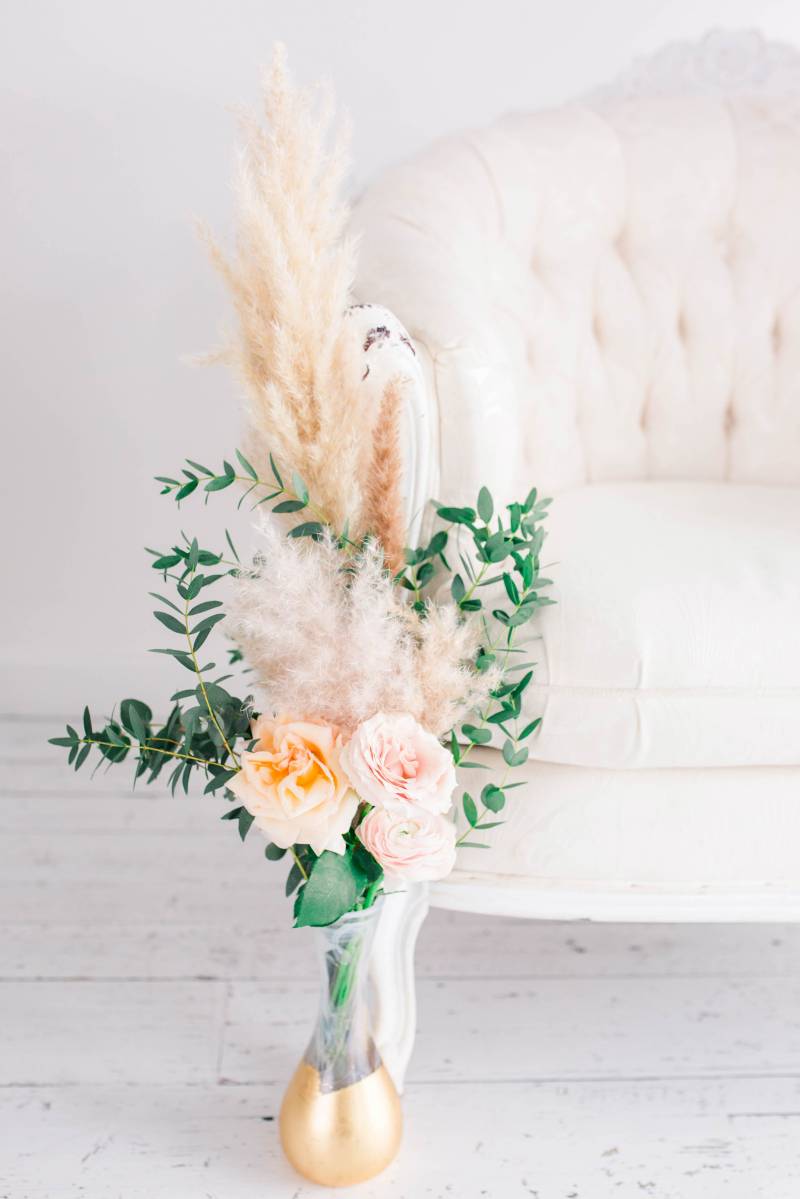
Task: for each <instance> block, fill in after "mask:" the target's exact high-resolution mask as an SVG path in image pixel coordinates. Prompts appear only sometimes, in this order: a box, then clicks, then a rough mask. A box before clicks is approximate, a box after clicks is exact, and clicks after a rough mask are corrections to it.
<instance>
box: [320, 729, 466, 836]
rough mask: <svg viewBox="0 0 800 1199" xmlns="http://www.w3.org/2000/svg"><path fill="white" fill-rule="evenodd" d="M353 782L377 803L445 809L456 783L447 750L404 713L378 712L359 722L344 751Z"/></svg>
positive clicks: (396, 807) (395, 807)
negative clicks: (361, 722) (388, 713)
mask: <svg viewBox="0 0 800 1199" xmlns="http://www.w3.org/2000/svg"><path fill="white" fill-rule="evenodd" d="M342 765H343V766H344V768H345V770H346V772H347V774H348V776H349V778H350V782H351V783H352V785H353V787H354V788H355V789H356V791H357V792H358V794H359V795H360V796H361V798H362V799H364V800H366V801H367V803H370V804H373V805H374V806H375V807H378V808H392V809H393V810H394V811H396V812H398V813H399V812H402V811H403V810H404V809H405V808H407V807H408V806H409V804H413V805H417V806H418V807H420V808H425V809H426V810H427V811H428V812H446V811H447V810H448V809H449V807H450V805H451V803H452V796H453V790H454V788H455V785H456V772H455V767H454V765H453V759H452V757H451V755H450V752H449V751H448V750H446V749H445V748H444V747H443V746H442V745H441V744H440V743H439V742H438V741H437V740H436V738H435V737H434V735H433V733H429V732H428V731H427V730H426V729H424V728H423V727H422V725H421V724H418V723H417V721H416V720H415V719H414V717H413V716H410V715H409V714H408V713H403V712H400V713H393V714H391V715H387V714H385V713H383V712H377V713H376V714H375V715H374V716H371V717H370V718H369V720H365V721H364V723H363V724H360V725H359V726H358V728H357V729H356V731H355V732H354V733H353V736H352V737H351V738H350V741H349V742H348V743H347V745H346V746H345V748H344V751H343V753H342Z"/></svg>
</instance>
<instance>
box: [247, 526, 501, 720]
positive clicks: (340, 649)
mask: <svg viewBox="0 0 800 1199" xmlns="http://www.w3.org/2000/svg"><path fill="white" fill-rule="evenodd" d="M261 534H262V538H263V541H262V545H261V548H260V553H259V558H258V560H257V564H256V568H255V570H254V571H252V572H251V573H249V574H244V575H242V576H241V577H239V578H238V579H237V580H236V582H235V584H234V595H233V600H232V603H231V605H230V606H229V619H228V622H227V629H228V632H229V633H230V634H231V636H232V637H233V638H234V639H235V640H236V641H237V643H238V644H239V645H240V647H241V649H242V651H243V653H244V655H245V657H246V659H247V661H248V663H249V664H250V666H252V667H253V669H254V671H255V673H256V676H257V679H258V683H259V686H260V688H261V690H262V693H263V696H262V698H263V702H264V706H265V709H268V710H270V711H272V712H275V713H279V714H284V715H289V716H296V715H301V716H303V717H305V718H310V719H314V718H316V719H320V720H325V721H329V722H331V723H333V724H337V725H340V726H341V727H342V728H344V729H347V730H352V729H353V728H354V727H355V726H356V725H357V724H359V723H360V722H361V721H362V720H365V719H367V717H369V716H372V715H374V713H375V712H379V711H385V712H410V713H411V714H412V715H413V716H415V717H416V718H417V720H419V721H420V722H421V723H422V724H424V725H425V727H426V728H429V729H430V730H431V732H433V733H435V734H436V735H437V736H442V735H443V734H444V733H446V732H448V730H449V729H450V728H451V727H452V726H453V725H454V724H455V723H457V722H458V721H460V720H463V719H464V718H465V717H466V715H467V714H468V713H469V712H471V711H472V710H474V709H475V708H479V707H481V706H482V705H483V704H484V703H485V702H486V700H487V699H488V692H489V689H490V688H491V687H492V686H493V685H494V682H495V681H496V680H494V678H490V677H488V676H487V675H484V674H477V673H476V672H475V671H474V670H473V669H472V668H471V666H470V661H471V660H472V658H473V657H474V654H475V651H476V649H477V646H478V641H479V629H478V627H477V625H476V624H473V623H472V622H467V623H459V619H458V616H457V614H456V612H455V610H453V609H450V608H446V607H442V608H437V607H432V608H431V609H430V611H429V613H428V615H427V617H426V618H424V619H421V618H420V617H419V616H418V615H417V614H416V613H415V612H414V611H413V610H412V609H411V608H410V607H409V606H408V605H407V604H406V603H405V602H404V601H403V599H402V596H401V594H400V592H399V588H397V587H395V586H393V584H392V581H391V578H390V576H389V575H388V573H387V571H386V569H385V567H384V562H383V555H382V553H381V551H380V548H379V547H378V546H377V544H375V543H369V542H368V543H367V545H366V547H365V549H364V550H363V552H362V553H360V554H359V555H358V556H357V557H355V558H350V559H346V558H344V557H343V555H342V553H341V550H340V549H339V548H338V546H337V545H336V543H335V542H334V541H333V540H332V539H323V540H321V541H319V542H315V541H311V540H309V539H301V540H292V539H290V538H287V537H286V536H285V535H284V534H283V533H282V531H281V530H280V529H279V528H278V527H277V526H276V524H275V522H273V521H266V522H265V523H264V525H263V526H262V529H261Z"/></svg>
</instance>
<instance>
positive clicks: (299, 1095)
mask: <svg viewBox="0 0 800 1199" xmlns="http://www.w3.org/2000/svg"><path fill="white" fill-rule="evenodd" d="M280 1133H281V1144H282V1145H283V1151H284V1153H285V1154H286V1156H287V1157H288V1159H289V1161H290V1162H291V1163H292V1165H293V1166H294V1168H295V1170H297V1171H298V1173H299V1174H302V1175H303V1176H304V1177H305V1178H308V1179H310V1180H311V1182H316V1183H319V1184H320V1185H321V1186H328V1187H337V1186H352V1185H354V1184H355V1183H357V1182H367V1181H368V1180H369V1179H370V1178H374V1177H375V1175H376V1174H380V1172H381V1170H385V1169H386V1167H387V1166H388V1165H389V1163H390V1162H391V1161H392V1160H393V1159H394V1157H395V1156H396V1154H397V1151H398V1149H399V1148H400V1139H401V1137H402V1135H403V1112H402V1108H401V1106H400V1097H399V1096H398V1094H397V1090H396V1089H395V1085H394V1083H393V1082H392V1080H391V1078H390V1076H389V1073H388V1071H387V1069H386V1067H385V1066H384V1065H380V1066H378V1068H377V1070H373V1072H372V1074H368V1075H367V1076H366V1078H362V1079H360V1080H359V1081H358V1082H355V1083H353V1084H352V1086H349V1087H342V1088H341V1089H340V1090H338V1091H322V1090H321V1088H320V1077H319V1072H318V1071H317V1070H315V1069H314V1067H313V1066H310V1065H309V1064H308V1062H301V1063H300V1065H299V1066H298V1067H297V1069H296V1070H295V1073H294V1077H293V1078H292V1081H291V1082H290V1083H289V1086H288V1087H287V1089H286V1094H285V1095H284V1097H283V1103H282V1105H281V1114H280Z"/></svg>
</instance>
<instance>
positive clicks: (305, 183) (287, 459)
mask: <svg viewBox="0 0 800 1199" xmlns="http://www.w3.org/2000/svg"><path fill="white" fill-rule="evenodd" d="M264 117H265V125H264V127H262V126H261V125H260V124H259V122H258V120H257V119H256V118H255V117H253V116H246V117H244V118H243V119H242V133H243V145H242V150H241V156H240V163H239V169H238V173H237V177H236V200H237V238H236V250H235V254H234V256H233V258H232V259H228V258H226V256H225V255H224V254H223V252H222V251H221V250H220V249H219V247H218V246H217V245H216V244H215V243H214V242H213V240H212V239H211V238H210V237H209V238H208V240H209V245H210V247H211V253H212V257H213V259H214V262H215V263H216V265H217V267H218V269H219V271H220V273H221V274H222V276H223V278H224V279H225V281H226V283H227V285H228V288H229V290H230V293H231V296H232V298H233V302H234V305H235V308H236V313H237V316H238V323H239V330H238V335H237V336H236V338H235V340H234V342H233V344H232V345H231V346H230V347H229V348H228V350H227V351H225V352H224V353H223V355H220V356H222V357H225V358H226V359H227V360H228V361H230V362H231V363H232V364H233V365H234V367H235V368H236V370H237V372H238V374H239V375H240V377H241V379H242V381H243V383H244V385H245V389H246V393H247V396H248V408H247V420H248V435H247V442H246V445H247V451H248V453H249V456H250V457H251V460H252V461H253V462H254V464H256V465H257V466H258V467H259V468H260V472H263V473H265V474H267V473H268V454H269V453H270V452H271V453H272V454H274V456H275V458H276V459H277V460H278V462H279V463H281V464H282V465H283V467H284V468H285V469H286V470H287V471H288V473H289V475H291V472H292V471H297V472H298V473H299V474H300V475H301V476H302V478H303V479H304V481H305V482H306V484H307V485H308V487H309V490H310V492H311V494H312V497H313V500H314V503H315V505H316V506H317V507H318V508H319V509H321V511H322V512H323V514H324V515H325V517H326V519H327V520H328V521H329V522H330V523H331V525H332V526H333V527H334V528H337V529H341V528H342V527H343V526H344V524H345V522H346V521H347V520H348V519H349V521H350V527H351V528H352V529H354V530H355V531H356V532H361V531H362V530H363V521H362V512H363V504H362V485H363V480H364V478H365V474H366V464H367V463H368V462H369V460H370V456H371V447H372V429H373V425H374V421H375V415H376V414H375V412H374V411H373V410H372V405H371V404H370V403H369V397H368V395H367V394H366V391H365V389H364V388H362V387H360V376H361V372H362V369H363V368H362V366H361V360H360V353H361V350H360V347H359V346H358V344H357V343H354V339H353V337H352V333H350V334H349V335H348V329H347V323H346V318H345V312H346V309H347V307H348V305H349V304H350V302H351V297H350V289H351V286H352V281H353V275H354V270H355V256H354V250H353V245H352V242H351V241H350V240H349V238H348V237H347V236H346V232H345V230H346V225H347V220H348V209H347V206H346V205H345V204H344V203H342V201H341V200H340V198H339V190H340V186H341V182H342V176H343V173H344V169H345V155H344V148H345V142H346V138H345V136H344V135H343V134H342V133H341V132H340V133H339V135H338V137H337V138H336V139H335V141H334V145H333V147H332V149H331V150H327V149H326V139H327V135H328V131H329V128H330V124H331V106H330V104H323V105H321V106H320V105H318V104H316V103H315V97H314V95H313V93H311V92H309V91H304V90H299V89H295V88H293V87H292V85H291V82H290V80H289V77H288V74H287V69H286V54H285V50H284V48H283V47H282V46H277V47H276V49H275V53H274V58H273V62H272V67H271V69H270V71H269V72H268V75H267V79H266V83H265V89H264Z"/></svg>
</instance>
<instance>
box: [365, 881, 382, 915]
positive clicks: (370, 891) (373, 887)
mask: <svg viewBox="0 0 800 1199" xmlns="http://www.w3.org/2000/svg"><path fill="white" fill-rule="evenodd" d="M382 886H383V875H382V874H381V875H380V876H379V877H378V878H376V879H375V881H374V882H372V883H370V885H369V886H368V887H367V890H366V892H365V893H364V908H371V907H372V905H373V904H374V902H375V900H376V898H377V895H378V891H379V890H380V889H381V887H382Z"/></svg>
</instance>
